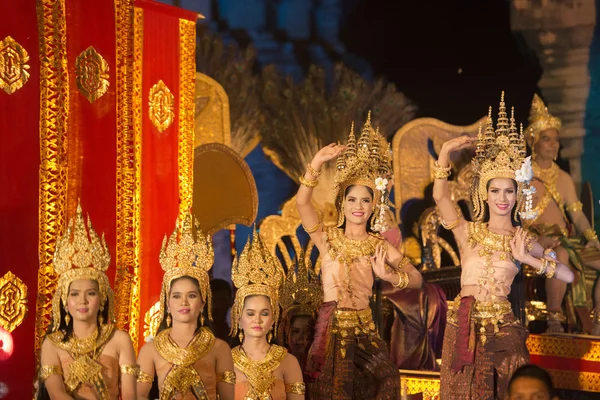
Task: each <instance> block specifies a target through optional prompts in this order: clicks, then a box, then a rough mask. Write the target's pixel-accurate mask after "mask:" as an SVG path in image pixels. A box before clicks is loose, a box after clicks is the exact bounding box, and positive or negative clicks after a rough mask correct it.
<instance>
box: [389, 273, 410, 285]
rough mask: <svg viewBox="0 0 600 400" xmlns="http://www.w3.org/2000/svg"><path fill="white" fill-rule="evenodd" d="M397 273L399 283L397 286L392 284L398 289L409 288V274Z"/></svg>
mask: <svg viewBox="0 0 600 400" xmlns="http://www.w3.org/2000/svg"><path fill="white" fill-rule="evenodd" d="M396 273H397V274H398V283H397V284H395V285H394V284H393V283H392V286H393V287H395V288H396V289H404V288H406V287H407V286H408V279H409V278H408V274H407V273H406V272H402V271H397V272H396Z"/></svg>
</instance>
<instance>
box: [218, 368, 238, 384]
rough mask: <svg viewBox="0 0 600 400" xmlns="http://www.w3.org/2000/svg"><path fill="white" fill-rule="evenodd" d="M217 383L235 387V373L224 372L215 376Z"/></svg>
mask: <svg viewBox="0 0 600 400" xmlns="http://www.w3.org/2000/svg"><path fill="white" fill-rule="evenodd" d="M217 382H223V383H230V384H232V385H235V372H233V371H224V372H221V373H220V374H218V375H217Z"/></svg>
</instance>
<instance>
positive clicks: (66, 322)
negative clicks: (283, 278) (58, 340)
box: [65, 312, 71, 326]
mask: <svg viewBox="0 0 600 400" xmlns="http://www.w3.org/2000/svg"><path fill="white" fill-rule="evenodd" d="M70 322H71V315H70V314H69V313H68V312H67V314H65V324H67V326H69V323H70Z"/></svg>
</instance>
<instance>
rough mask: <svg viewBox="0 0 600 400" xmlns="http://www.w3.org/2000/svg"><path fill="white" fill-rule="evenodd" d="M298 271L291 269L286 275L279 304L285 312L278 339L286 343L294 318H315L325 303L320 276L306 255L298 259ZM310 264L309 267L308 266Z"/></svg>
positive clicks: (301, 255) (302, 254)
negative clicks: (301, 316)
mask: <svg viewBox="0 0 600 400" xmlns="http://www.w3.org/2000/svg"><path fill="white" fill-rule="evenodd" d="M296 261H297V262H296V265H297V271H296V270H294V269H293V265H292V266H291V269H290V270H289V271H288V272H287V274H286V279H285V282H284V283H283V286H282V289H281V295H280V297H279V304H280V305H281V308H282V310H283V315H282V317H281V322H280V324H279V331H278V333H277V337H278V338H279V342H280V343H285V335H286V333H287V331H288V330H289V328H290V326H289V325H290V323H291V319H292V317H294V316H299V315H308V316H311V317H314V316H315V313H316V311H317V308H318V307H319V305H320V304H321V303H322V302H323V287H322V286H321V280H320V279H319V276H318V275H317V274H316V273H315V272H314V271H313V269H312V268H311V265H310V260H308V259H307V258H306V257H305V255H304V253H301V254H299V255H298V257H297V258H296ZM307 264H308V265H307Z"/></svg>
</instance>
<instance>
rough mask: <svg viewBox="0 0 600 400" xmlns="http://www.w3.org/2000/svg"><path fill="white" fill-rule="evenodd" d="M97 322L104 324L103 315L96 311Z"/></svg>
mask: <svg viewBox="0 0 600 400" xmlns="http://www.w3.org/2000/svg"><path fill="white" fill-rule="evenodd" d="M98 324H99V325H102V324H104V317H103V316H102V314H100V313H98Z"/></svg>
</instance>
